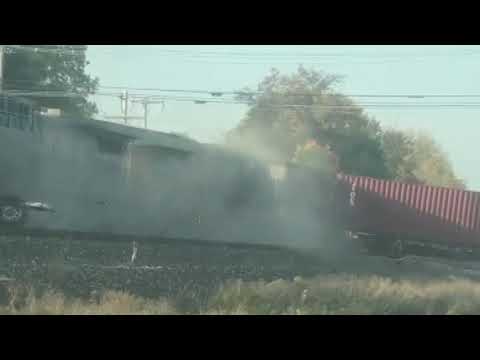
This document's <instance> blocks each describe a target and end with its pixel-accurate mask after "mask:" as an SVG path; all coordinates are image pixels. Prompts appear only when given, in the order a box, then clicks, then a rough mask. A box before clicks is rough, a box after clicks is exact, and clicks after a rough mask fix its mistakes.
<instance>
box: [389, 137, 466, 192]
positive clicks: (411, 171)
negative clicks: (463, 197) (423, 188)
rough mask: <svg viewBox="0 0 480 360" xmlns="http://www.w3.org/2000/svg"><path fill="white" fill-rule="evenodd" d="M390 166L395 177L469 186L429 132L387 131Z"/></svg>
mask: <svg viewBox="0 0 480 360" xmlns="http://www.w3.org/2000/svg"><path fill="white" fill-rule="evenodd" d="M383 147H384V152H385V154H386V158H387V166H388V168H389V169H390V170H391V171H392V173H393V175H394V178H395V179H398V180H402V181H408V182H418V183H422V184H427V185H433V186H445V187H453V188H465V183H464V182H463V181H462V180H461V179H459V178H458V177H457V176H456V175H455V172H454V170H453V166H452V164H451V162H450V160H449V159H448V156H447V155H446V154H445V152H444V151H443V150H442V148H441V147H440V146H439V145H438V144H437V143H436V142H435V140H434V139H433V138H432V137H431V136H430V135H428V134H426V133H418V132H417V133H415V132H404V131H399V130H388V131H386V132H385V134H384V144H383Z"/></svg>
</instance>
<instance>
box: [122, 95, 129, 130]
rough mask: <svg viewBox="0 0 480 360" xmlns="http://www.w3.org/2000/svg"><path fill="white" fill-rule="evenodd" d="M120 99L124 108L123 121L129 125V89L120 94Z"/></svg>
mask: <svg viewBox="0 0 480 360" xmlns="http://www.w3.org/2000/svg"><path fill="white" fill-rule="evenodd" d="M120 101H121V109H122V114H123V115H124V118H123V121H124V122H125V125H127V122H128V91H126V90H125V91H124V92H123V94H122V95H120Z"/></svg>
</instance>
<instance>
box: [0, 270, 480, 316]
mask: <svg viewBox="0 0 480 360" xmlns="http://www.w3.org/2000/svg"><path fill="white" fill-rule="evenodd" d="M23 291H24V294H23V295H18V294H17V296H16V297H15V296H13V297H12V300H11V302H10V305H8V306H4V307H0V313H1V314H27V315H30V314H31V315H33V314H50V315H57V314H74V315H91V314H99V315H100V314H101V315H110V314H125V315H128V314H132V315H133V314H152V315H154V314H158V315H173V314H178V313H179V311H178V310H177V309H176V308H175V306H174V302H173V301H167V300H164V299H158V300H146V299H142V298H139V297H136V296H133V295H129V294H126V293H122V292H106V293H105V294H103V295H102V296H99V297H98V298H97V299H95V300H90V301H86V300H78V299H66V298H65V297H64V296H63V295H61V294H58V293H55V292H47V293H44V294H43V295H37V296H36V295H35V294H34V292H33V291H31V290H29V291H27V292H26V293H25V290H23ZM14 295H15V294H14ZM20 298H21V299H23V300H22V301H20V300H19V299H20ZM191 313H196V314H204V315H249V314H259V315H308V314H324V315H328V314H342V315H349V314H365V315H368V314H385V315H388V314H480V283H477V282H474V281H469V280H461V279H457V280H455V279H452V280H442V281H439V280H437V281H429V282H421V281H407V280H404V281H398V282H397V281H392V280H391V279H389V278H385V277H378V276H362V277H359V276H352V275H328V276H318V277H316V278H312V279H301V278H297V279H295V281H285V280H277V281H274V282H271V283H264V282H255V283H244V282H241V281H236V282H232V283H229V284H227V285H225V286H224V287H223V288H222V289H221V290H220V291H219V292H218V293H217V294H216V295H215V296H213V297H212V298H211V301H210V304H209V305H208V306H207V307H206V308H205V309H203V310H202V311H198V309H195V310H194V309H192V312H191Z"/></svg>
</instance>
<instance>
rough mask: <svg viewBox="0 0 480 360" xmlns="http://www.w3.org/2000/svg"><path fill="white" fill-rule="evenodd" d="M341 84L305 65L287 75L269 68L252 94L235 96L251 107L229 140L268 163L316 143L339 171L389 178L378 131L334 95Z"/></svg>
mask: <svg viewBox="0 0 480 360" xmlns="http://www.w3.org/2000/svg"><path fill="white" fill-rule="evenodd" d="M339 81H340V77H338V76H335V75H328V74H322V73H320V72H317V71H315V70H309V69H306V68H304V67H303V66H300V67H299V68H298V70H297V72H296V73H293V74H291V75H282V74H280V72H279V71H278V70H275V69H273V70H272V71H271V72H270V74H268V75H267V76H266V77H265V78H264V79H263V81H261V82H260V84H259V85H258V89H257V91H256V92H252V91H250V90H249V89H245V90H244V94H246V95H242V94H241V95H240V96H239V99H242V100H245V99H248V100H249V101H250V108H249V110H248V112H247V114H246V116H245V118H244V119H242V121H241V123H240V125H239V126H238V127H237V128H235V129H234V130H232V131H231V132H230V133H229V134H228V135H227V142H228V143H229V144H231V145H233V146H237V147H239V148H243V149H244V150H245V151H255V152H256V153H257V154H258V153H261V155H262V156H264V157H268V158H269V160H272V161H289V160H291V159H292V158H293V156H294V154H295V151H296V150H297V148H298V146H304V145H305V144H306V143H307V142H308V141H311V140H315V141H316V142H318V143H320V144H323V145H328V146H329V147H330V148H331V150H332V151H333V152H334V153H335V154H336V155H337V157H338V161H339V168H340V170H341V171H343V172H346V173H350V174H353V175H366V176H377V177H387V176H388V170H387V168H386V166H385V158H384V154H383V150H382V142H381V140H382V132H381V128H380V126H379V124H378V122H376V121H375V120H374V119H372V118H369V117H368V116H367V115H366V114H365V113H364V112H363V109H362V108H361V107H359V106H357V105H356V104H355V103H354V102H353V100H352V99H350V98H348V97H346V96H344V95H342V94H340V93H338V92H335V89H334V86H335V85H336V84H337V83H338V82H339ZM252 93H255V94H258V95H251V94H252Z"/></svg>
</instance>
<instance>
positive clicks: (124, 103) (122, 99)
mask: <svg viewBox="0 0 480 360" xmlns="http://www.w3.org/2000/svg"><path fill="white" fill-rule="evenodd" d="M128 102H129V95H128V91H126V90H125V91H124V92H123V93H122V95H120V106H121V110H122V114H121V115H116V116H106V117H105V118H107V119H121V120H123V122H124V123H125V125H128V120H130V119H131V120H139V119H143V120H144V119H145V117H144V116H128Z"/></svg>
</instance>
